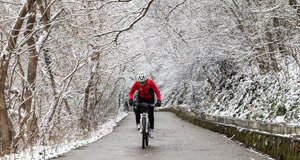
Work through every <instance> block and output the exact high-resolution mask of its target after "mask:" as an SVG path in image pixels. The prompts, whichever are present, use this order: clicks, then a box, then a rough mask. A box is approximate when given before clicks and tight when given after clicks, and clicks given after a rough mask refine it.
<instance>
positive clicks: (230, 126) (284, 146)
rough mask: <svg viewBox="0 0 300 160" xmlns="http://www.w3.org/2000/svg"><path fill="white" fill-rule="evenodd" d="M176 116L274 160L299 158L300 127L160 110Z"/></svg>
mask: <svg viewBox="0 0 300 160" xmlns="http://www.w3.org/2000/svg"><path fill="white" fill-rule="evenodd" d="M160 111H169V112H173V113H175V114H176V115H177V116H179V117H181V118H182V119H183V120H186V121H188V122H190V123H193V124H195V125H198V126H200V127H202V128H206V129H209V130H211V131H214V132H218V133H220V134H224V135H226V136H227V137H229V138H230V139H232V140H236V141H239V142H241V143H243V144H244V145H245V146H246V147H247V148H252V149H254V150H256V151H259V152H262V153H265V154H268V155H270V156H271V157H273V158H275V159H277V160H299V159H300V136H299V135H300V127H299V126H286V125H284V124H270V123H263V122H257V121H249V120H241V119H234V118H230V117H218V116H211V115H206V114H204V113H197V112H194V111H191V110H185V109H184V108H180V107H170V108H164V109H160Z"/></svg>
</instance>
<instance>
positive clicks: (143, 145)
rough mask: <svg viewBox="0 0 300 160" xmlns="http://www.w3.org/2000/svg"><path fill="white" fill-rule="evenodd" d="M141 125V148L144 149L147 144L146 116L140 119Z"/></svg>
mask: <svg viewBox="0 0 300 160" xmlns="http://www.w3.org/2000/svg"><path fill="white" fill-rule="evenodd" d="M142 127H143V130H142V137H143V139H142V148H143V149H145V146H146V145H148V142H147V133H146V118H143V119H142Z"/></svg>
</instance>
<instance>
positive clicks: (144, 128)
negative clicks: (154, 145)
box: [136, 103, 154, 149]
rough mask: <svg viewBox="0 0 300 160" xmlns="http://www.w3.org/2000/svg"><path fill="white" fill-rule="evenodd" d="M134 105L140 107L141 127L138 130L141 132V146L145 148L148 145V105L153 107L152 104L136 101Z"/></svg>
mask: <svg viewBox="0 0 300 160" xmlns="http://www.w3.org/2000/svg"><path fill="white" fill-rule="evenodd" d="M136 106H140V107H141V120H140V122H141V124H142V125H141V128H140V132H141V133H142V148H143V149H145V147H146V146H148V145H149V130H150V122H149V117H148V107H154V105H151V104H148V103H136Z"/></svg>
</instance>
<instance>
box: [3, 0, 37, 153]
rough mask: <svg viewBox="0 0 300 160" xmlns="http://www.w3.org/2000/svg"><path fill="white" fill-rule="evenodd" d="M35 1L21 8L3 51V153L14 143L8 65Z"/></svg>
mask: <svg viewBox="0 0 300 160" xmlns="http://www.w3.org/2000/svg"><path fill="white" fill-rule="evenodd" d="M34 1H35V0H27V3H26V4H24V5H23V7H22V8H21V10H20V12H19V15H18V16H17V17H18V18H17V20H16V21H15V24H14V26H13V28H12V30H11V32H10V35H9V38H8V42H7V44H6V46H5V47H4V49H3V52H2V54H1V57H0V74H1V76H0V117H1V118H0V128H1V137H2V152H3V153H4V154H6V153H8V152H9V150H10V146H11V142H12V131H11V130H13V128H10V127H9V119H8V114H7V108H6V102H5V100H6V98H5V93H4V91H5V82H6V78H7V75H8V74H7V71H8V64H9V60H10V57H11V54H12V53H13V52H14V50H15V47H16V42H17V38H18V35H19V33H20V31H19V30H20V28H21V27H22V25H23V22H24V17H25V16H26V14H27V13H28V9H30V8H31V6H32V5H33V3H34Z"/></svg>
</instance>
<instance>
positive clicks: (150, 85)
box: [129, 79, 161, 101]
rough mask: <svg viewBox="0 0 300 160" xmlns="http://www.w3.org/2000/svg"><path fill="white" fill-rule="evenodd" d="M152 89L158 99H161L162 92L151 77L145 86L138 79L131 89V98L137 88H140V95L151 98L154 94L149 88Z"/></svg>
mask: <svg viewBox="0 0 300 160" xmlns="http://www.w3.org/2000/svg"><path fill="white" fill-rule="evenodd" d="M150 88H151V89H152V90H153V91H154V92H155V94H156V98H157V100H158V101H160V100H161V99H160V92H159V90H158V88H157V87H156V85H155V83H154V82H153V81H152V80H151V79H147V80H146V84H145V85H144V86H141V85H140V84H139V82H138V81H136V82H135V83H134V84H133V86H132V87H131V89H130V91H129V99H133V93H134V92H135V90H137V89H138V90H139V96H140V97H141V98H144V99H151V98H152V95H151V94H150V92H149V89H150Z"/></svg>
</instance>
